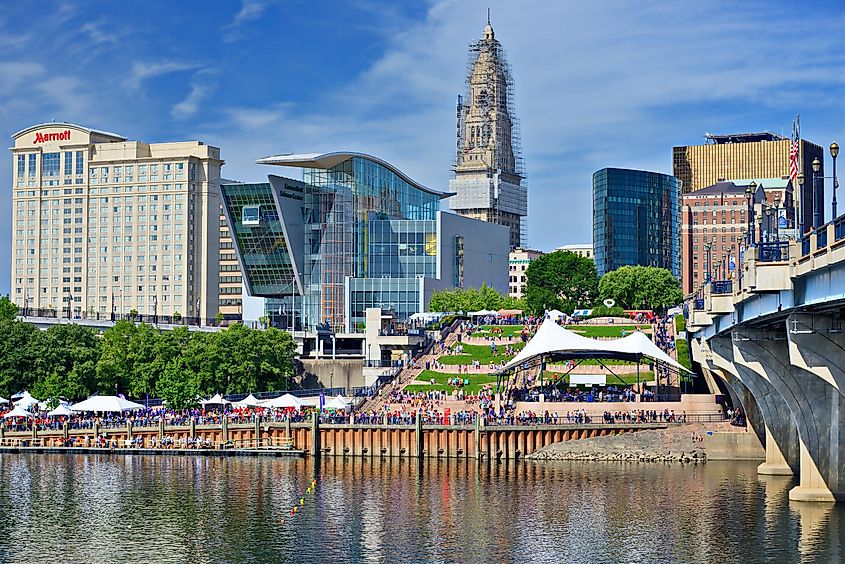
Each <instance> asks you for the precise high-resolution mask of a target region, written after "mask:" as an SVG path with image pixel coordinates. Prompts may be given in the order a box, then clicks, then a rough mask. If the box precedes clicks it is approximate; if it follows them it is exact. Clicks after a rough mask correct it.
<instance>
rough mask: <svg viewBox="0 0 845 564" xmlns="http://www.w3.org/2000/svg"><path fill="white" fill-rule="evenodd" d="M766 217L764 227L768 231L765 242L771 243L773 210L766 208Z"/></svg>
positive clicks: (769, 207) (770, 207)
mask: <svg viewBox="0 0 845 564" xmlns="http://www.w3.org/2000/svg"><path fill="white" fill-rule="evenodd" d="M766 215H767V216H768V217H767V220H766V225H767V227H768V229H766V241H771V240H772V215H774V208H772V206H767V207H766Z"/></svg>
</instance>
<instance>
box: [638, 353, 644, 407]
mask: <svg viewBox="0 0 845 564" xmlns="http://www.w3.org/2000/svg"><path fill="white" fill-rule="evenodd" d="M642 359H643V357H642V355H637V393H638V394H640V400H641V401H642V397H643V389H642V387H640V362H642Z"/></svg>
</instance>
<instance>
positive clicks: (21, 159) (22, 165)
mask: <svg viewBox="0 0 845 564" xmlns="http://www.w3.org/2000/svg"><path fill="white" fill-rule="evenodd" d="M25 163H26V156H25V155H18V178H23V174H24V169H25Z"/></svg>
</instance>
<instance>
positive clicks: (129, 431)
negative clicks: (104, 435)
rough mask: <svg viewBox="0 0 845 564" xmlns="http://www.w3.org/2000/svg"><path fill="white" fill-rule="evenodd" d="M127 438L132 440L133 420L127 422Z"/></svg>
mask: <svg viewBox="0 0 845 564" xmlns="http://www.w3.org/2000/svg"><path fill="white" fill-rule="evenodd" d="M126 438H127V439H128V440H130V441H131V440H132V422H131V421H127V422H126Z"/></svg>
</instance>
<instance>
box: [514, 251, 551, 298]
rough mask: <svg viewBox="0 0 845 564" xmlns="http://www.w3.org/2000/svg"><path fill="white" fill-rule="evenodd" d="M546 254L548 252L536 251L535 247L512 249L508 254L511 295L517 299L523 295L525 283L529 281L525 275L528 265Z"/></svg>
mask: <svg viewBox="0 0 845 564" xmlns="http://www.w3.org/2000/svg"><path fill="white" fill-rule="evenodd" d="M544 254H546V253H544V252H543V251H535V250H534V249H511V252H510V254H508V268H509V269H510V284H509V286H508V295H509V296H511V297H512V298H516V299H519V298H521V297H522V294H523V293H524V292H525V284H526V282H527V281H528V280H527V279H526V276H525V271H526V270H528V265H529V264H531V262H532V261H534V259H538V258H540V257H541V256H543V255H544Z"/></svg>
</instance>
